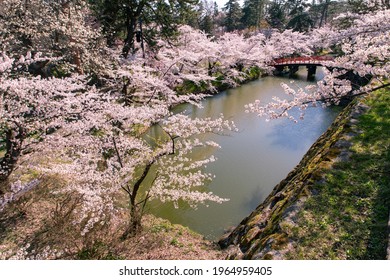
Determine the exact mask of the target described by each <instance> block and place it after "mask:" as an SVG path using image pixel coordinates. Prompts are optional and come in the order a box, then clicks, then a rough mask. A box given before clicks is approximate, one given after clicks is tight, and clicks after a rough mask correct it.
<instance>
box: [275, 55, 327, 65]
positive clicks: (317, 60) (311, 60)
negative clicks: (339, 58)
mask: <svg viewBox="0 0 390 280" xmlns="http://www.w3.org/2000/svg"><path fill="white" fill-rule="evenodd" d="M332 60H333V57H331V56H306V57H305V56H302V57H285V58H277V59H275V60H274V61H273V62H271V63H270V65H274V66H275V65H288V64H321V63H322V62H324V61H332Z"/></svg>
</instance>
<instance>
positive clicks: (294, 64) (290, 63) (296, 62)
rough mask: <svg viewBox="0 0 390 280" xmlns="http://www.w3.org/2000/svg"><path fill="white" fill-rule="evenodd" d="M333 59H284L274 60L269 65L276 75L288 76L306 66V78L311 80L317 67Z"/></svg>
mask: <svg viewBox="0 0 390 280" xmlns="http://www.w3.org/2000/svg"><path fill="white" fill-rule="evenodd" d="M333 59H334V58H333V57H331V56H302V57H285V58H277V59H274V60H273V61H272V62H271V63H270V64H269V65H270V66H273V67H275V72H276V73H275V74H276V75H278V74H284V73H289V74H290V76H292V75H293V74H295V73H296V72H297V71H298V70H299V66H306V68H307V78H308V79H312V78H313V77H314V75H315V74H316V70H317V66H323V65H324V62H326V61H333ZM286 68H287V70H286Z"/></svg>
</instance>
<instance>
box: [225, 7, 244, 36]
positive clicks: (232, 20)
mask: <svg viewBox="0 0 390 280" xmlns="http://www.w3.org/2000/svg"><path fill="white" fill-rule="evenodd" d="M223 9H224V11H225V12H226V18H225V23H224V25H225V27H226V30H227V31H228V32H231V31H234V30H237V29H239V28H240V27H241V23H240V20H241V16H242V11H241V7H240V4H239V3H238V1H237V0H229V1H228V2H227V3H226V5H225V7H224V8H223Z"/></svg>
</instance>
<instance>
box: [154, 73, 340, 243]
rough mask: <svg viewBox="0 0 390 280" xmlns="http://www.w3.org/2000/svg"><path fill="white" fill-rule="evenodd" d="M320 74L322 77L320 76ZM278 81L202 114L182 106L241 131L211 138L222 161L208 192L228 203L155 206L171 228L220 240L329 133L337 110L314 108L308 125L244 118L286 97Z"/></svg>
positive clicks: (214, 103)
mask: <svg viewBox="0 0 390 280" xmlns="http://www.w3.org/2000/svg"><path fill="white" fill-rule="evenodd" d="M298 74H299V76H298V79H297V80H295V83H296V84H297V86H301V87H304V86H305V85H307V84H310V82H307V81H306V80H305V79H306V71H302V72H299V73H298ZM320 76H321V71H318V76H317V77H320ZM281 82H289V80H287V79H285V78H280V77H266V78H263V79H260V80H258V81H255V82H252V83H249V84H247V85H244V86H242V87H240V88H237V89H232V90H228V91H226V92H223V93H220V94H218V95H216V96H214V97H212V98H207V99H206V100H204V101H203V103H202V104H203V108H201V109H200V108H197V107H195V106H192V105H180V106H178V107H177V108H175V111H176V112H182V111H184V110H185V112H186V114H188V115H190V116H191V117H193V118H195V117H198V118H203V117H213V118H216V117H218V116H219V115H220V114H221V113H223V114H224V116H225V117H227V118H230V119H231V120H233V121H234V122H235V123H236V125H237V127H238V129H239V132H238V133H234V134H233V135H232V136H230V137H226V136H221V135H214V134H211V135H207V137H208V138H209V140H214V141H216V142H217V143H219V144H220V145H221V147H222V149H220V150H217V151H216V152H215V155H216V157H217V158H218V160H217V161H216V162H214V163H212V164H210V165H209V166H208V170H207V172H210V173H213V174H215V175H216V178H215V179H214V180H213V181H212V182H211V183H210V184H209V185H208V186H206V187H207V188H208V189H209V190H210V191H212V192H214V193H215V194H217V195H219V196H221V197H224V198H229V199H230V201H228V202H225V203H223V204H210V205H209V206H208V207H206V206H204V205H201V206H200V207H199V208H198V209H197V210H193V209H191V208H188V207H185V206H184V205H180V206H182V207H183V208H180V209H175V208H174V207H173V205H170V204H161V203H159V202H153V203H152V204H151V205H150V211H151V212H152V213H154V214H156V215H158V216H160V217H163V218H167V219H169V220H170V221H171V222H173V223H178V224H182V225H185V226H188V227H190V228H191V229H193V230H195V231H197V232H199V233H202V234H204V235H205V236H206V237H207V238H209V239H215V238H217V237H218V236H220V235H221V234H222V233H223V231H224V229H226V228H228V227H230V226H235V225H237V224H238V223H239V222H240V221H241V220H242V219H243V218H244V217H245V216H246V215H248V214H249V213H250V212H251V211H253V210H254V209H255V208H256V207H257V206H258V204H259V203H261V202H262V201H263V200H264V199H265V198H266V197H267V195H268V194H269V193H270V192H271V191H272V189H273V188H274V186H275V185H276V184H277V183H279V182H280V180H282V179H283V178H284V177H285V176H286V175H287V174H288V172H289V171H290V170H292V169H293V168H294V167H295V165H296V164H297V163H298V162H299V161H300V160H301V158H302V156H303V155H304V154H305V152H306V151H307V150H308V149H309V147H310V146H311V145H312V144H313V143H314V141H315V140H316V139H317V138H318V137H319V136H320V135H321V134H322V133H323V132H324V131H325V130H326V128H327V127H328V126H329V125H330V123H331V122H332V121H333V119H334V118H335V117H336V115H337V110H331V109H328V108H327V109H324V108H321V107H317V108H310V109H308V110H307V112H306V118H305V120H304V121H302V122H299V123H298V124H294V123H292V122H291V121H290V120H287V119H283V120H275V121H270V122H266V121H265V120H264V119H261V118H259V117H257V116H256V115H254V114H247V113H245V112H244V105H245V104H248V103H251V102H253V101H254V100H256V99H260V100H262V101H263V102H268V101H270V100H271V99H272V97H273V96H279V97H284V94H283V92H282V88H281V86H280V83H281Z"/></svg>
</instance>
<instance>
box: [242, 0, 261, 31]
mask: <svg viewBox="0 0 390 280" xmlns="http://www.w3.org/2000/svg"><path fill="white" fill-rule="evenodd" d="M264 6H265V1H264V0H245V2H244V7H243V10H242V11H243V16H242V18H241V21H242V23H243V25H244V27H255V28H259V27H260V23H261V20H262V19H263V18H264Z"/></svg>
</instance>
